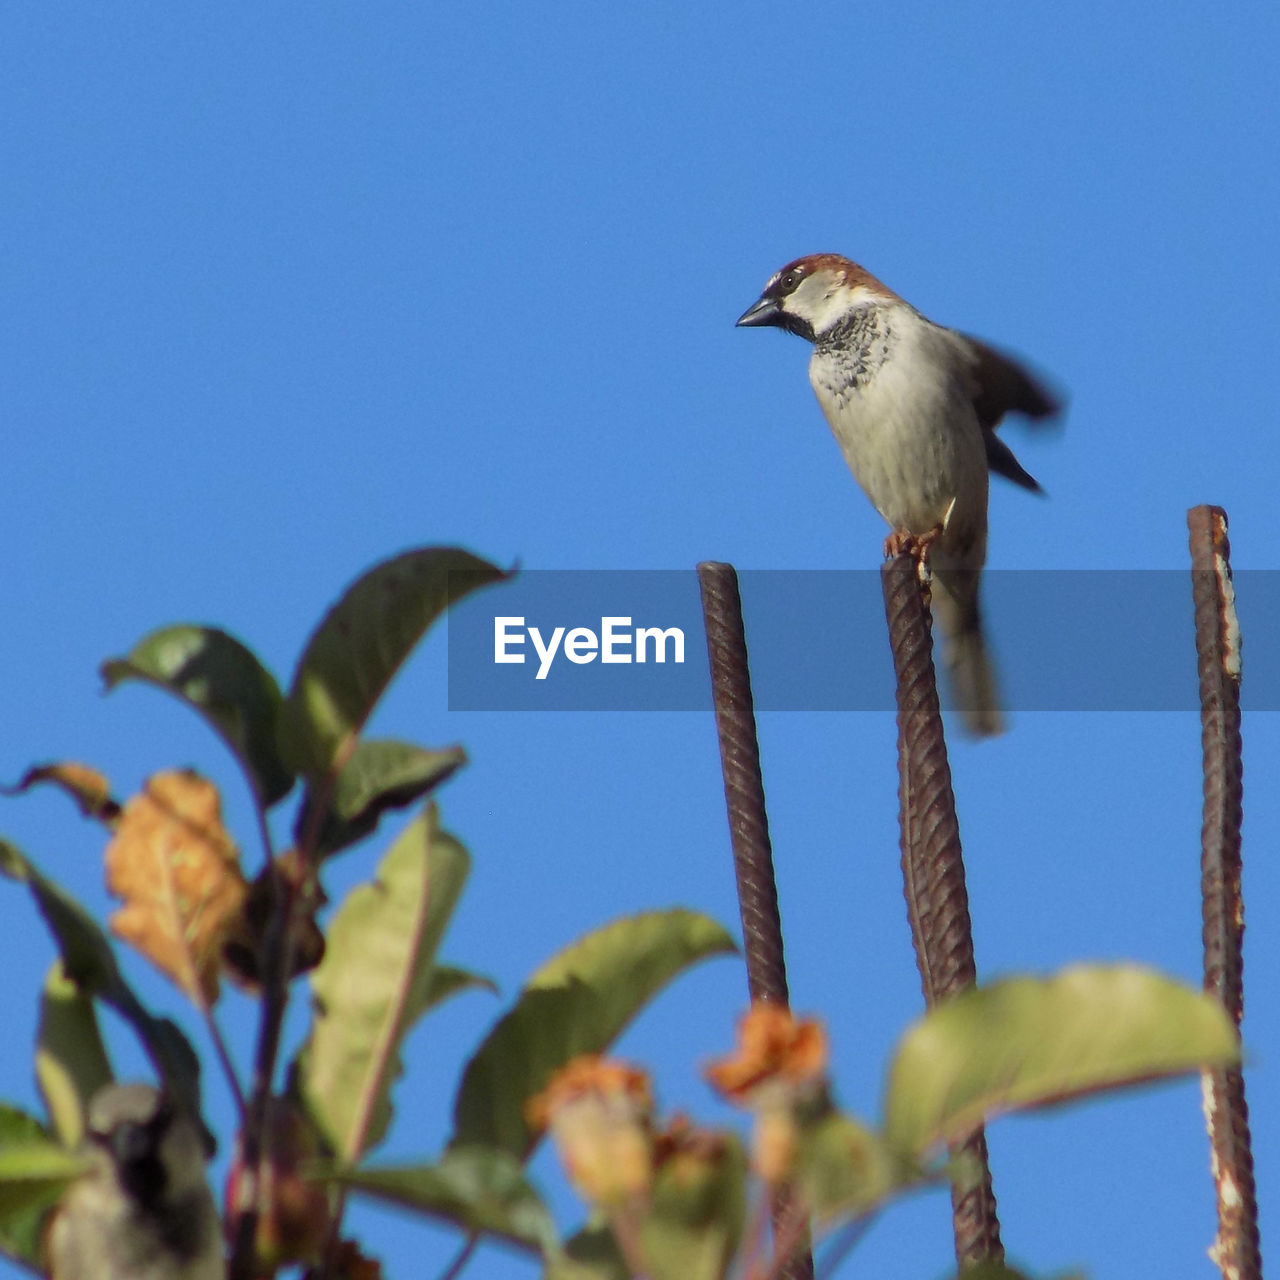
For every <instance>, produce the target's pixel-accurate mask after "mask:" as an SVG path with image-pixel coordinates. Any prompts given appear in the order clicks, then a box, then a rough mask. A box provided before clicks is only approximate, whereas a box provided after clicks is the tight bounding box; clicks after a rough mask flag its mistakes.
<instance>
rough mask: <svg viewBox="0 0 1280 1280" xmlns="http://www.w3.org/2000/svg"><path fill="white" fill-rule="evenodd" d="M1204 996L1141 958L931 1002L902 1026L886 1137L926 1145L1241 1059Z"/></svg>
mask: <svg viewBox="0 0 1280 1280" xmlns="http://www.w3.org/2000/svg"><path fill="white" fill-rule="evenodd" d="M1239 1058H1240V1048H1239V1043H1238V1041H1237V1037H1236V1033H1235V1029H1234V1027H1233V1026H1232V1024H1231V1021H1230V1019H1229V1018H1228V1017H1227V1015H1226V1014H1225V1013H1224V1012H1223V1009H1222V1006H1221V1005H1220V1004H1219V1003H1218V1002H1217V1001H1216V1000H1214V999H1213V998H1212V997H1211V996H1207V995H1205V994H1204V993H1203V992H1200V991H1196V990H1193V989H1192V988H1190V987H1188V986H1185V985H1184V984H1182V983H1180V982H1175V981H1174V980H1173V979H1171V978H1167V977H1164V976H1163V975H1161V974H1158V973H1155V972H1153V971H1152V970H1150V969H1144V968H1141V967H1139V966H1137V965H1123V966H1102V965H1080V966H1077V967H1073V968H1070V969H1066V970H1063V972H1062V973H1061V974H1059V975H1057V976H1055V977H1052V978H1046V979H1042V978H1011V979H1009V980H1007V981H1004V982H995V983H992V984H990V985H989V986H984V987H978V988H976V989H975V990H973V991H969V992H966V993H965V994H963V995H961V996H958V997H956V998H955V999H954V1000H948V1001H947V1002H946V1003H944V1004H942V1005H939V1006H938V1007H937V1008H936V1009H932V1010H930V1012H928V1013H927V1014H925V1015H924V1017H923V1018H921V1019H920V1020H919V1021H918V1022H916V1023H915V1024H914V1025H913V1026H912V1027H911V1028H910V1029H909V1030H908V1031H907V1033H906V1034H905V1035H904V1036H903V1038H902V1040H901V1042H900V1043H899V1045H898V1049H897V1051H896V1053H895V1056H894V1061H893V1065H892V1068H891V1070H890V1075H889V1086H888V1096H887V1100H886V1103H885V1117H886V1119H885V1138H886V1140H887V1141H888V1142H889V1143H890V1145H891V1146H893V1147H895V1148H896V1149H897V1150H899V1151H901V1152H903V1153H904V1154H909V1155H911V1156H917V1157H918V1156H922V1155H923V1154H924V1153H925V1152H926V1151H929V1150H930V1149H932V1148H933V1147H934V1146H936V1145H937V1144H939V1143H942V1142H947V1141H954V1140H957V1139H960V1138H963V1137H964V1136H966V1135H967V1134H968V1133H970V1132H972V1130H973V1129H974V1128H975V1127H976V1126H977V1125H978V1124H980V1123H981V1122H982V1121H983V1120H984V1119H986V1118H989V1117H991V1116H993V1115H996V1114H999V1113H1002V1112H1008V1111H1015V1110H1021V1109H1025V1108H1027V1107H1035V1106H1043V1105H1045V1104H1047V1103H1055V1102H1063V1101H1066V1100H1068V1099H1070V1098H1076V1097H1080V1096H1081V1095H1084V1094H1089V1093H1095V1092H1097V1091H1099V1090H1102V1089H1110V1088H1115V1087H1117V1086H1120V1085H1128V1084H1138V1083H1141V1082H1143V1081H1147V1080H1154V1079H1159V1078H1162V1077H1166V1076H1173V1075H1179V1074H1181V1073H1183V1072H1188V1071H1195V1070H1198V1069H1200V1068H1201V1067H1216V1066H1226V1065H1230V1064H1233V1063H1236V1062H1238V1061H1239Z"/></svg>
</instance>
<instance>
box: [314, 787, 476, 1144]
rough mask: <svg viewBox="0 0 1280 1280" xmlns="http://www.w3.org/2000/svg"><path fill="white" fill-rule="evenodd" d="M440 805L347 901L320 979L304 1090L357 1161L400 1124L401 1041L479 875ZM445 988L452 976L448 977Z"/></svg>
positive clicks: (434, 992)
mask: <svg viewBox="0 0 1280 1280" xmlns="http://www.w3.org/2000/svg"><path fill="white" fill-rule="evenodd" d="M470 862H471V860H470V858H469V857H468V856H467V852H466V850H465V849H464V848H463V847H462V846H461V845H460V844H459V843H458V842H457V841H456V840H454V839H453V837H452V836H449V835H446V834H445V833H443V832H442V831H440V830H439V829H438V826H437V817H436V810H435V806H434V805H432V806H430V807H429V808H428V809H427V811H426V812H425V813H424V814H422V815H421V816H419V817H418V818H415V819H414V821H413V822H412V823H411V824H410V825H409V826H408V827H407V828H406V829H405V831H404V833H403V835H401V837H400V838H399V839H398V840H397V841H396V842H395V844H394V845H392V847H391V849H390V850H389V852H388V853H387V855H386V857H385V858H383V860H382V862H381V864H380V865H379V867H378V873H377V878H376V879H375V880H374V881H373V882H372V883H371V884H363V885H358V886H357V887H356V888H355V889H353V890H352V891H351V893H350V894H348V896H347V899H346V901H345V902H343V904H342V906H341V907H340V908H339V909H338V912H337V914H336V915H335V916H334V918H333V923H332V924H331V925H330V927H329V938H328V945H327V947H326V950H325V956H324V960H323V961H322V962H321V963H320V967H319V968H318V969H316V970H315V972H314V973H313V974H312V975H311V987H312V991H313V992H314V994H315V1016H314V1020H313V1022H312V1027H311V1034H310V1035H309V1036H308V1038H307V1042H306V1044H305V1045H304V1046H303V1047H302V1050H301V1052H300V1053H299V1055H298V1059H297V1085H298V1088H299V1090H300V1096H301V1097H302V1099H303V1101H304V1103H305V1104H306V1107H307V1110H308V1111H309V1112H310V1114H311V1116H312V1118H313V1119H314V1120H315V1122H316V1123H317V1124H318V1125H319V1127H320V1130H321V1132H322V1133H323V1134H324V1135H325V1138H326V1139H327V1140H328V1142H329V1143H330V1144H331V1146H332V1148H333V1150H334V1151H335V1152H336V1153H337V1154H339V1155H340V1156H342V1157H343V1158H344V1159H345V1160H348V1161H350V1162H352V1163H354V1162H355V1161H356V1160H358V1159H359V1158H360V1156H361V1155H362V1154H363V1153H364V1152H365V1151H367V1150H369V1149H370V1148H372V1147H374V1146H376V1145H377V1144H378V1143H379V1142H380V1141H381V1140H382V1138H383V1137H384V1136H385V1134H386V1132H387V1126H388V1125H389V1123H390V1121H391V1101H390V1090H391V1085H392V1083H393V1081H394V1080H395V1078H396V1076H398V1075H399V1074H400V1071H401V1066H400V1057H399V1051H400V1043H401V1041H402V1040H403V1039H404V1037H405V1035H406V1034H407V1032H408V1031H409V1028H410V1027H412V1026H413V1024H414V1022H415V1021H416V1020H417V1019H418V1018H419V1017H420V1016H421V1015H422V1014H423V1013H424V1012H425V1011H426V1009H427V1008H428V1007H429V1006H430V1004H431V1003H432V1002H433V999H436V998H442V997H441V988H440V986H439V985H438V982H439V981H440V980H437V979H435V978H434V973H435V965H434V960H435V952H436V948H437V947H438V946H439V943H440V938H441V936H442V934H443V933H444V930H445V926H446V925H447V924H448V922H449V917H450V916H451V915H452V913H453V909H454V906H455V905H456V904H457V901H458V895H459V894H460V893H461V892H462V887H463V885H464V883H465V882H466V878H467V874H468V871H469V869H470ZM444 981H445V982H447V981H448V979H445V980H444Z"/></svg>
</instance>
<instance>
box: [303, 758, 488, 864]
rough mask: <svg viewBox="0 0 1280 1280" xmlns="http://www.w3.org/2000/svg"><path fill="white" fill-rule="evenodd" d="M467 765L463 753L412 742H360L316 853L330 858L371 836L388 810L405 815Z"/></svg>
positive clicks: (309, 816) (306, 806)
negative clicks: (404, 810) (403, 811)
mask: <svg viewBox="0 0 1280 1280" xmlns="http://www.w3.org/2000/svg"><path fill="white" fill-rule="evenodd" d="M466 762H467V753H466V752H465V751H463V749H462V748H461V747H446V748H444V749H443V750H441V751H426V750H424V749H423V748H422V747H415V746H414V745H413V744H412V743H409V742H392V741H384V740H375V741H371V742H359V743H357V744H356V747H355V750H354V751H353V752H352V754H351V759H350V760H348V761H347V763H346V764H345V765H344V766H343V769H342V772H341V773H339V774H338V778H337V781H336V782H335V783H334V785H333V796H332V798H331V799H330V802H329V808H328V811H327V812H326V813H325V815H324V818H323V820H322V821H321V822H320V824H319V833H318V835H317V836H316V838H315V842H314V845H313V847H314V848H315V849H316V851H317V853H318V854H319V855H320V856H321V857H327V856H329V855H331V854H334V853H337V852H338V851H339V850H340V849H345V848H346V847H347V846H348V845H352V844H355V843H356V842H357V841H359V840H363V839H364V838H365V836H367V835H370V834H371V833H372V832H373V831H374V830H375V829H376V828H377V825H378V822H379V821H380V820H381V818H382V815H383V814H384V813H386V811H387V810H388V809H403V808H405V806H406V805H410V804H413V802H414V801H415V800H420V799H422V798H423V797H424V796H426V795H427V794H428V793H429V792H431V791H433V790H435V788H436V787H438V786H439V785H440V784H441V783H442V782H444V781H445V779H446V778H448V777H449V776H450V775H451V774H453V773H454V772H455V771H456V770H457V769H459V768H460V767H461V766H462V765H464V764H466ZM314 803H315V794H314V792H313V791H312V790H311V789H310V788H308V790H307V795H306V799H305V800H304V802H303V805H302V809H301V810H300V812H299V814H298V821H297V826H296V829H295V839H296V840H297V841H298V843H299V844H302V843H303V841H304V839H305V838H306V834H307V833H308V832H309V831H310V830H311V828H312V825H313V824H314V823H315V821H316V820H315V815H314V813H313V809H314Z"/></svg>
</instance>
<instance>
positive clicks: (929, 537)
mask: <svg viewBox="0 0 1280 1280" xmlns="http://www.w3.org/2000/svg"><path fill="white" fill-rule="evenodd" d="M948 514H950V513H949V512H948ZM945 532H946V522H945V521H944V522H942V523H941V524H935V525H934V526H933V528H932V529H930V530H929V531H928V532H927V533H920V534H916V533H912V532H911V531H910V530H909V529H895V530H894V531H893V532H892V533H891V534H890V535H889V536H888V537H887V538H886V539H885V540H884V558H885V559H886V560H892V559H893V558H894V557H895V556H901V555H909V556H914V557H915V559H916V561H917V562H918V563H919V564H921V565H924V564H927V563H928V561H929V551H930V549H931V548H932V547H933V544H934V543H935V542H937V540H938V539H939V538H940V537H942V535H943V533H945Z"/></svg>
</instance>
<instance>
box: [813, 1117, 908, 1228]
mask: <svg viewBox="0 0 1280 1280" xmlns="http://www.w3.org/2000/svg"><path fill="white" fill-rule="evenodd" d="M918 1181H919V1175H918V1174H917V1173H916V1171H915V1169H914V1167H912V1166H909V1165H907V1164H906V1163H905V1162H903V1161H901V1160H899V1159H898V1158H897V1157H896V1156H895V1155H894V1153H893V1152H892V1150H890V1148H888V1147H887V1146H886V1145H885V1143H884V1142H883V1140H882V1139H881V1138H880V1136H879V1135H878V1134H877V1133H874V1132H873V1131H872V1130H871V1129H868V1128H867V1127H866V1126H865V1125H863V1124H860V1123H859V1122H858V1121H856V1120H853V1119H851V1118H850V1117H849V1116H845V1115H841V1114H839V1113H835V1112H833V1113H831V1114H830V1115H827V1116H824V1117H823V1118H822V1119H821V1120H819V1121H818V1122H817V1123H816V1124H814V1125H812V1126H811V1127H809V1128H807V1129H806V1130H804V1131H803V1132H802V1134H801V1137H800V1147H799V1151H798V1154H797V1158H796V1182H797V1183H799V1185H800V1187H801V1188H802V1190H803V1193H804V1198H805V1201H806V1202H807V1203H808V1204H809V1205H810V1207H811V1208H812V1209H813V1212H814V1214H815V1216H816V1217H817V1218H818V1219H819V1220H830V1219H832V1218H835V1217H845V1216H852V1217H859V1216H861V1215H863V1214H867V1213H870V1212H872V1211H873V1210H874V1209H876V1208H877V1207H878V1206H879V1205H881V1204H882V1203H883V1202H884V1201H885V1200H887V1199H888V1198H889V1197H890V1196H891V1195H892V1194H893V1193H894V1192H895V1191H898V1190H901V1189H902V1188H904V1187H906V1186H910V1185H912V1184H913V1183H915V1182H918Z"/></svg>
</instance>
